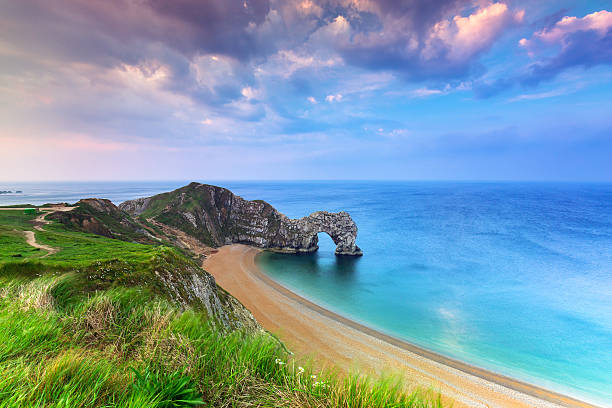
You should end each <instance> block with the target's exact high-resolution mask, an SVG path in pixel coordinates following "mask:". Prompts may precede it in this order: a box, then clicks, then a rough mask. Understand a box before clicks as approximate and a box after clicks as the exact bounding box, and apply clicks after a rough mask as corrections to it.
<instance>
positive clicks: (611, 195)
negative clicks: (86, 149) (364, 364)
mask: <svg viewBox="0 0 612 408" xmlns="http://www.w3.org/2000/svg"><path fill="white" fill-rule="evenodd" d="M195 181H200V182H206V183H210V184H215V185H221V186H223V187H227V188H229V189H231V190H232V191H233V192H235V193H236V194H238V195H241V196H243V197H244V198H246V199H251V200H252V199H263V200H266V201H268V202H269V203H270V204H272V205H273V206H275V207H276V208H277V209H278V210H279V211H281V212H283V213H284V214H286V215H287V216H289V217H292V218H296V217H303V216H306V215H308V214H310V213H311V212H314V211H318V210H326V211H341V210H344V211H348V212H349V213H350V214H351V216H352V217H353V219H354V220H355V222H356V223H357V226H358V229H359V232H358V236H357V244H358V245H359V246H360V247H361V249H362V250H363V253H364V256H363V257H359V258H347V257H336V256H335V255H334V244H333V242H332V241H331V238H330V237H329V236H327V235H326V234H325V233H320V234H319V246H320V249H319V251H318V252H316V253H314V254H307V255H285V254H274V253H264V254H262V255H260V256H259V257H258V259H257V263H258V265H259V266H260V268H261V269H262V270H263V271H264V272H265V273H267V274H268V275H269V276H270V277H272V278H273V279H275V280H276V281H278V282H279V283H281V284H283V285H284V286H286V287H288V288H289V289H291V290H293V291H294V292H296V293H298V294H300V295H302V296H303V297H306V298H308V299H310V300H312V301H314V302H316V303H318V304H320V305H322V306H324V307H326V308H328V309H330V310H332V311H334V312H336V313H338V314H341V315H343V316H345V317H348V318H350V319H353V320H356V321H358V322H360V323H362V324H365V325H367V326H370V327H372V328H375V329H377V330H379V331H382V332H385V333H387V334H390V335H392V336H395V337H398V338H401V339H403V340H406V341H409V342H412V343H414V344H417V345H419V346H421V347H425V348H427V349H430V350H433V351H435V352H438V353H440V354H443V355H445V356H448V357H451V358H454V359H458V360H461V361H464V362H467V363H469V364H473V365H475V366H478V367H482V368H485V369H488V370H491V371H494V372H497V373H500V374H504V375H507V376H511V377H513V378H517V379H519V380H522V381H526V382H529V383H532V384H535V385H538V386H542V387H545V388H547V389H550V390H553V391H556V392H560V393H563V394H566V395H569V396H572V397H575V398H578V399H582V400H584V401H587V402H591V403H595V404H598V405H601V406H612V184H603V183H542V182H537V183H536V182H533V183H531V182H530V183H519V182H385V181H375V182H374V181H309V182H305V181H291V182H290V181H282V182H270V181H266V182H261V181H257V182H255V181H253V182H246V181H245V182H237V181H213V180H195ZM185 184H187V182H186V181H170V182H167V181H166V182H90V183H82V182H74V183H65V182H64V183H5V184H1V183H0V191H2V190H11V191H15V190H22V191H23V193H21V194H0V205H10V204H22V203H29V204H43V203H47V202H68V203H73V202H76V201H77V200H78V199H80V198H86V197H100V198H108V199H110V200H111V201H113V202H115V203H116V204H118V203H120V202H122V201H124V200H128V199H133V198H137V197H144V196H150V195H153V194H157V193H160V192H164V191H170V190H172V189H175V188H178V187H180V186H182V185H185Z"/></svg>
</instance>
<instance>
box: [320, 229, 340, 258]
mask: <svg viewBox="0 0 612 408" xmlns="http://www.w3.org/2000/svg"><path fill="white" fill-rule="evenodd" d="M317 238H318V239H319V244H318V245H319V250H318V251H317V252H318V253H319V256H321V257H325V258H327V257H330V259H331V257H332V256H334V253H335V251H336V244H334V241H333V240H332V238H331V237H330V236H329V234H328V233H327V232H319V233H318V234H317Z"/></svg>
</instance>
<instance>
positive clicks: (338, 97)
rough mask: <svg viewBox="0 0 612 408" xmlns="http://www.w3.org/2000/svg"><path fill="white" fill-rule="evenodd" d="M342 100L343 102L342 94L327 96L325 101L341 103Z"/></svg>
mask: <svg viewBox="0 0 612 408" xmlns="http://www.w3.org/2000/svg"><path fill="white" fill-rule="evenodd" d="M341 100H342V94H335V95H327V96H326V97H325V101H327V102H329V103H333V102H340V101H341Z"/></svg>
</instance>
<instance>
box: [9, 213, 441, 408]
mask: <svg viewBox="0 0 612 408" xmlns="http://www.w3.org/2000/svg"><path fill="white" fill-rule="evenodd" d="M32 218H33V216H31V215H25V214H23V212H19V211H0V408H4V407H7V408H9V407H10V408H14V407H41V408H42V407H57V408H60V407H61V408H68V407H139V408H140V407H189V406H204V407H346V408H349V407H350V408H353V407H355V408H361V407H363V408H366V407H373V408H376V407H380V408H382V407H434V406H440V405H441V403H440V401H439V397H438V396H437V395H436V394H434V393H431V392H423V391H416V392H412V393H406V392H404V391H402V390H403V389H404V387H403V385H402V382H401V381H398V380H391V379H387V380H371V379H368V378H366V377H364V376H358V375H355V376H337V375H334V374H333V373H313V372H312V370H310V369H308V368H306V369H302V368H301V367H299V363H297V362H295V361H293V360H292V358H291V356H290V355H289V354H288V353H287V351H286V350H285V349H284V347H283V346H282V344H280V343H279V342H278V341H277V340H276V339H275V338H274V337H272V336H270V335H268V334H267V333H265V332H257V333H252V332H251V333H247V332H244V331H240V330H235V331H229V330H227V329H224V328H223V327H219V325H217V324H215V323H214V322H212V321H211V320H209V316H208V315H207V313H206V311H205V310H202V308H201V307H199V306H198V305H197V304H196V303H193V304H184V303H178V302H176V299H173V297H172V296H169V295H168V294H167V293H164V286H163V285H160V284H159V279H158V274H157V272H158V271H160V270H161V269H163V268H165V269H166V270H170V271H173V273H175V274H176V276H177V279H180V277H181V271H183V270H185V269H186V268H189V267H194V265H195V264H194V262H193V261H192V260H191V259H189V258H187V257H186V256H184V255H183V254H181V253H180V252H179V251H177V250H176V249H174V248H171V247H169V246H165V245H144V244H139V243H133V242H126V241H120V240H116V239H110V238H105V237H101V236H98V235H93V234H88V233H83V232H79V231H74V230H71V229H70V228H68V227H66V226H65V225H62V224H59V223H54V224H51V225H46V226H45V227H44V229H45V231H36V240H37V241H38V242H40V243H43V244H46V245H49V246H53V247H55V248H59V249H60V251H59V252H57V253H56V254H53V255H51V256H48V257H44V258H43V257H42V255H41V253H42V254H45V253H46V251H37V250H35V249H34V248H31V247H29V246H28V245H27V244H26V242H25V239H24V238H23V235H22V233H21V232H20V231H24V230H30V231H32V230H33V229H32V224H31V221H32ZM16 254H20V255H21V256H20V257H15V255H16Z"/></svg>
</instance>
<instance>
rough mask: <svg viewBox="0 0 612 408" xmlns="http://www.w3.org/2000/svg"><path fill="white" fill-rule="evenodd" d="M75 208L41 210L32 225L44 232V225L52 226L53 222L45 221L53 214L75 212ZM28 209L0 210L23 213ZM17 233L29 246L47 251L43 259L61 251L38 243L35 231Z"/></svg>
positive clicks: (59, 207) (54, 207) (58, 207)
mask: <svg viewBox="0 0 612 408" xmlns="http://www.w3.org/2000/svg"><path fill="white" fill-rule="evenodd" d="M27 208H32V207H27ZM74 208H75V207H65V206H52V207H48V208H39V210H40V212H41V213H40V214H39V215H38V216H37V217H36V218H34V219H33V220H32V224H33V225H34V229H35V230H37V231H42V232H44V231H45V230H44V229H43V226H44V225H47V224H51V221H47V220H46V219H45V217H46V216H47V215H49V214H51V213H53V212H56V211H70V210H73V209H74ZM25 209H26V208H0V210H5V211H23V210H25ZM15 231H16V232H21V233H22V234H23V235H24V237H25V239H26V242H27V244H28V245H30V246H32V247H34V248H38V249H42V250H44V251H47V253H46V254H45V255H43V256H41V258H46V257H48V256H51V255H53V254H56V253H58V252H59V251H60V248H55V247H52V246H49V245H44V244H41V243H39V242H37V241H36V233H35V232H34V231H17V230H15Z"/></svg>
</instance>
